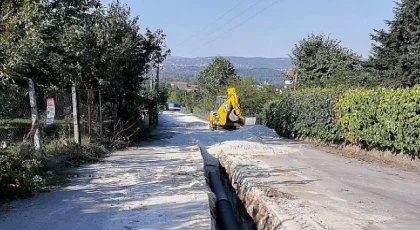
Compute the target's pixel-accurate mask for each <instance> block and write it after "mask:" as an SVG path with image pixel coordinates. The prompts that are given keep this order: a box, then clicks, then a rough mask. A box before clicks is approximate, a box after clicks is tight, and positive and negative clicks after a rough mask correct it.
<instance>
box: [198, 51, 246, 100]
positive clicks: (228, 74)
mask: <svg viewBox="0 0 420 230" xmlns="http://www.w3.org/2000/svg"><path fill="white" fill-rule="evenodd" d="M238 78H239V77H238V76H237V75H236V71H235V68H234V67H233V64H232V63H231V62H230V61H229V60H227V59H225V58H222V57H216V58H215V59H214V60H213V62H212V63H211V64H210V65H208V66H207V67H206V68H205V69H204V70H203V71H201V72H200V74H199V76H198V78H197V83H198V86H199V90H200V92H202V93H203V94H204V95H205V96H209V95H211V96H213V97H215V96H216V94H218V93H219V92H220V91H221V90H226V89H225V88H226V87H227V86H228V84H229V82H231V81H232V80H234V79H238Z"/></svg>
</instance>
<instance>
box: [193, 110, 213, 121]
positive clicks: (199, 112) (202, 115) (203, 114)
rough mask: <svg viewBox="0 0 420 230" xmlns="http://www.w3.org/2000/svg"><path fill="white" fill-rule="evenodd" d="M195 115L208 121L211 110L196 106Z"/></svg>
mask: <svg viewBox="0 0 420 230" xmlns="http://www.w3.org/2000/svg"><path fill="white" fill-rule="evenodd" d="M193 115H194V116H196V117H198V118H200V119H203V120H206V121H207V120H208V119H209V115H210V112H208V111H206V110H203V109H200V108H198V107H194V109H193Z"/></svg>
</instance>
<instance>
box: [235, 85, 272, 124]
mask: <svg viewBox="0 0 420 230" xmlns="http://www.w3.org/2000/svg"><path fill="white" fill-rule="evenodd" d="M233 86H234V87H235V88H236V92H237V94H238V96H239V98H240V100H241V102H240V103H241V110H242V112H243V113H244V114H245V116H251V117H252V116H259V115H260V114H261V113H262V111H263V107H264V104H265V103H266V102H268V101H270V100H272V99H273V98H274V96H275V95H276V92H275V89H274V88H273V87H272V86H268V85H263V86H260V85H258V84H257V83H256V82H255V81H254V79H253V77H248V78H246V79H244V80H238V81H236V82H235V83H234V84H233Z"/></svg>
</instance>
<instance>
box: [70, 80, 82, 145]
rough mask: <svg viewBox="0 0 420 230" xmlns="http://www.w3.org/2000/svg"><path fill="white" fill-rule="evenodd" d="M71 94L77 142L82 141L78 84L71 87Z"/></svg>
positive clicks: (75, 139)
mask: <svg viewBox="0 0 420 230" xmlns="http://www.w3.org/2000/svg"><path fill="white" fill-rule="evenodd" d="M71 94H72V99H73V100H72V101H73V126H74V128H73V133H74V141H75V142H76V144H80V143H81V137H80V131H79V106H78V100H77V91H76V85H73V86H72V87H71Z"/></svg>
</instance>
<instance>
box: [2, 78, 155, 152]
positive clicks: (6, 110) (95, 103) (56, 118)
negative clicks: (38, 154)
mask: <svg viewBox="0 0 420 230" xmlns="http://www.w3.org/2000/svg"><path fill="white" fill-rule="evenodd" d="M35 91H36V94H35V95H36V109H35V110H34V111H36V112H37V114H38V123H37V125H36V126H34V125H33V124H32V116H33V112H34V111H31V104H30V101H31V100H30V93H29V88H28V87H10V86H7V87H5V86H2V85H0V154H3V153H7V152H9V151H10V150H11V149H13V147H14V146H17V145H18V144H19V143H20V142H22V141H23V140H24V139H27V137H29V136H30V135H34V133H33V132H32V130H33V129H34V127H37V128H38V129H37V130H39V135H37V136H39V137H40V139H41V140H42V143H40V144H41V146H42V148H43V151H44V152H45V151H46V152H47V153H48V152H54V151H56V150H57V149H58V148H59V147H62V146H63V145H68V144H69V142H74V141H77V140H80V143H81V144H87V143H92V142H96V141H97V140H101V141H102V139H103V138H106V137H109V135H113V134H115V133H121V130H119V129H123V130H126V128H127V127H125V128H124V127H123V126H121V122H119V121H117V118H118V114H117V106H116V105H115V104H113V103H112V102H107V103H103V100H102V98H101V97H102V95H101V92H100V90H91V89H77V90H76V92H73V91H72V89H71V88H68V89H55V90H51V89H48V90H46V89H43V88H36V89H35ZM75 104H77V106H75ZM74 108H77V110H74ZM135 109H139V108H133V110H135ZM75 111H77V112H75ZM138 112H139V114H138V117H136V116H133V118H130V120H129V121H127V122H128V123H127V124H125V125H126V126H127V125H128V126H130V124H133V125H139V124H140V123H139V121H143V125H144V126H145V127H149V128H153V127H155V126H156V125H157V121H158V119H157V118H158V110H157V108H155V107H154V108H143V110H140V109H139V110H138ZM74 115H76V116H77V118H78V126H75V125H74ZM146 117H147V120H146V119H145V118H146ZM118 125H120V126H121V127H119V126H118ZM76 127H77V130H78V132H77V130H76V131H75V128H76ZM114 129H115V130H114ZM28 134H30V135H28ZM31 137H32V136H31ZM28 140H29V139H28Z"/></svg>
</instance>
